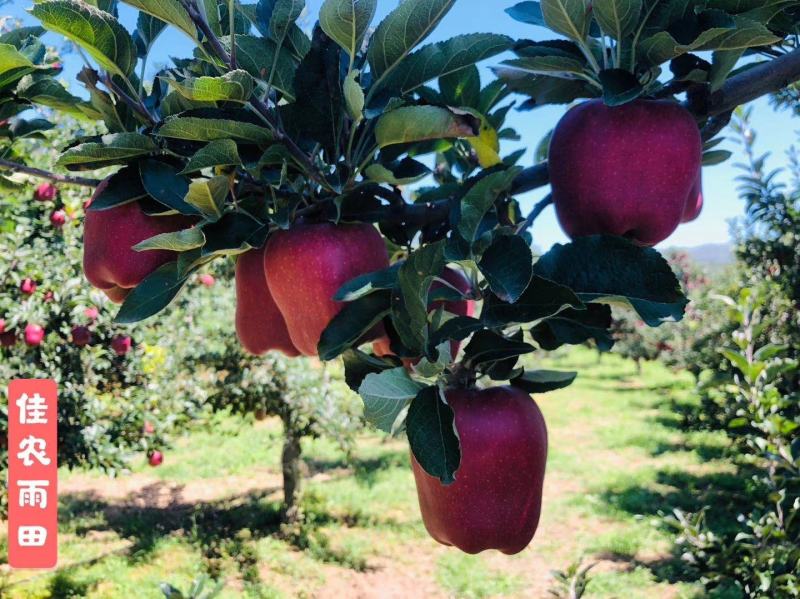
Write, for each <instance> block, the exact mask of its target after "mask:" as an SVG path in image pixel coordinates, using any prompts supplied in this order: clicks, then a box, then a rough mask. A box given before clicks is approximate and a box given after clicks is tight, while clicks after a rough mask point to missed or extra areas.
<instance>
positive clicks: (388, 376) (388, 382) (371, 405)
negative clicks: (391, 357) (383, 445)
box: [358, 367, 425, 433]
mask: <svg viewBox="0 0 800 599" xmlns="http://www.w3.org/2000/svg"><path fill="white" fill-rule="evenodd" d="M424 388H425V385H423V384H422V383H418V382H417V381H415V380H413V379H412V378H411V377H410V376H408V372H407V371H406V369H405V368H403V367H400V368H392V369H391V370H384V371H383V372H379V373H373V374H368V375H367V376H366V377H365V378H364V381H363V382H362V383H361V386H360V387H359V388H358V394H359V395H360V396H361V399H362V400H363V401H364V418H366V420H367V422H369V423H370V424H372V425H373V426H374V427H375V428H378V429H380V430H382V431H384V432H386V433H394V432H395V431H396V429H397V419H398V417H400V415H401V414H402V413H403V412H404V411H405V409H406V408H407V407H408V404H409V403H410V402H411V400H413V399H414V398H415V397H416V396H417V395H418V394H419V392H420V391H421V390H422V389H424Z"/></svg>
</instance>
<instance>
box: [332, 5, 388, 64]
mask: <svg viewBox="0 0 800 599" xmlns="http://www.w3.org/2000/svg"><path fill="white" fill-rule="evenodd" d="M377 7H378V1H377V0H325V2H323V3H322V7H321V8H320V9H319V24H320V27H322V30H323V31H324V32H325V33H326V35H327V36H328V37H329V38H331V39H332V40H333V41H335V42H336V43H337V44H339V45H340V46H341V47H342V48H343V49H344V51H345V52H347V54H348V55H349V56H350V59H351V62H352V59H353V57H354V56H355V55H356V54H357V53H358V51H359V49H360V48H361V42H362V41H363V40H364V35H365V34H366V33H367V30H368V29H369V25H370V23H372V19H373V18H374V17H375V10H376V9H377Z"/></svg>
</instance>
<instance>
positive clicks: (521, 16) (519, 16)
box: [506, 2, 547, 27]
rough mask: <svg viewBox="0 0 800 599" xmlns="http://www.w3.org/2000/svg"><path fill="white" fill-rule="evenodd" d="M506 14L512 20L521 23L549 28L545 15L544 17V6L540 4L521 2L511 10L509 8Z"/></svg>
mask: <svg viewBox="0 0 800 599" xmlns="http://www.w3.org/2000/svg"><path fill="white" fill-rule="evenodd" d="M506 12H507V13H508V15H509V16H510V17H511V18H512V19H514V20H515V21H519V22H520V23H527V24H528V25H538V26H540V27H547V25H546V23H545V22H544V15H542V6H541V4H539V2H520V3H519V4H515V5H514V6H512V7H511V8H507V9H506Z"/></svg>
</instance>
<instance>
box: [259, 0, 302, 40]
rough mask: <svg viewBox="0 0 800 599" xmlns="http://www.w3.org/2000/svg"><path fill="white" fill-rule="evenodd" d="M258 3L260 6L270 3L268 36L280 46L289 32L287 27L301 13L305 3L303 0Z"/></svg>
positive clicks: (275, 0)
mask: <svg viewBox="0 0 800 599" xmlns="http://www.w3.org/2000/svg"><path fill="white" fill-rule="evenodd" d="M259 5H260V6H262V7H266V6H268V5H271V7H270V10H269V27H268V32H269V37H270V38H271V39H272V40H274V41H275V42H277V43H278V46H281V45H283V41H284V40H285V39H286V36H287V34H288V33H289V28H290V27H291V26H292V25H293V24H294V22H295V21H296V20H297V19H298V18H299V17H300V15H301V14H302V13H303V9H304V8H305V6H306V3H305V0H270V1H269V2H259ZM256 10H258V9H256Z"/></svg>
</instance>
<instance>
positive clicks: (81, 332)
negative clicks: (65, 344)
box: [71, 326, 92, 347]
mask: <svg viewBox="0 0 800 599" xmlns="http://www.w3.org/2000/svg"><path fill="white" fill-rule="evenodd" d="M71 334H72V344H73V345H76V346H77V347H84V346H86V345H89V343H91V342H92V332H91V331H90V330H89V327H84V326H77V327H72V333H71Z"/></svg>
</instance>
